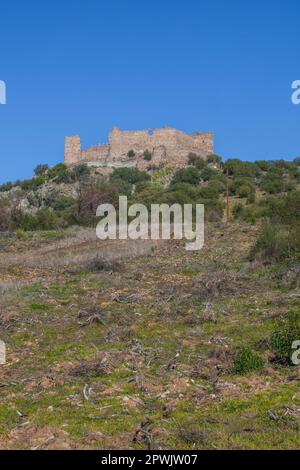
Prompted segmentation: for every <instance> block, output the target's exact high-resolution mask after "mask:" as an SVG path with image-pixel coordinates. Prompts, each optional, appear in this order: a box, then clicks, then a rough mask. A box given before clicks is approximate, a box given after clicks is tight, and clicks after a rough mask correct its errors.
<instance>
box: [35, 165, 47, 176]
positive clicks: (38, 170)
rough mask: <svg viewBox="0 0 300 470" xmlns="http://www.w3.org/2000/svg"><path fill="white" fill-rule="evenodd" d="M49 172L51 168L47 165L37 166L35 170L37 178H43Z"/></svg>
mask: <svg viewBox="0 0 300 470" xmlns="http://www.w3.org/2000/svg"><path fill="white" fill-rule="evenodd" d="M48 170H49V166H48V165H47V164H44V165H37V166H36V167H35V169H34V174H35V176H41V175H43V174H44V173H46V172H47V171H48Z"/></svg>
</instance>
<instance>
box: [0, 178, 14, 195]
mask: <svg viewBox="0 0 300 470" xmlns="http://www.w3.org/2000/svg"><path fill="white" fill-rule="evenodd" d="M12 188H13V184H12V182H11V181H8V182H7V183H3V184H1V186H0V192H1V193H4V192H5V191H10V190H11V189H12Z"/></svg>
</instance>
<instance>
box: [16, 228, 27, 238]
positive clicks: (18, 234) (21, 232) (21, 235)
mask: <svg viewBox="0 0 300 470" xmlns="http://www.w3.org/2000/svg"><path fill="white" fill-rule="evenodd" d="M24 236H25V231H24V230H23V229H22V228H18V229H17V230H16V237H17V239H18V240H22V239H23V238H24Z"/></svg>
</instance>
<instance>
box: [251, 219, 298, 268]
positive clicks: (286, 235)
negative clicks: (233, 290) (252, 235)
mask: <svg viewBox="0 0 300 470" xmlns="http://www.w3.org/2000/svg"><path fill="white" fill-rule="evenodd" d="M298 234H299V227H298V226H297V225H295V226H291V227H288V226H280V225H274V224H270V223H268V224H265V225H264V226H263V229H262V231H261V233H260V235H259V236H258V238H257V240H256V242H255V244H254V246H253V247H252V249H251V252H250V259H251V260H253V259H255V258H256V257H257V255H258V256H259V257H260V258H261V259H263V260H264V261H267V262H270V263H272V262H274V261H284V260H288V259H290V260H293V259H294V258H295V257H297V256H299V253H300V240H299V235H298Z"/></svg>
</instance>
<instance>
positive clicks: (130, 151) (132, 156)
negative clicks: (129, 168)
mask: <svg viewBox="0 0 300 470" xmlns="http://www.w3.org/2000/svg"><path fill="white" fill-rule="evenodd" d="M127 157H128V158H134V157H135V152H134V150H129V152H128V153H127Z"/></svg>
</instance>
